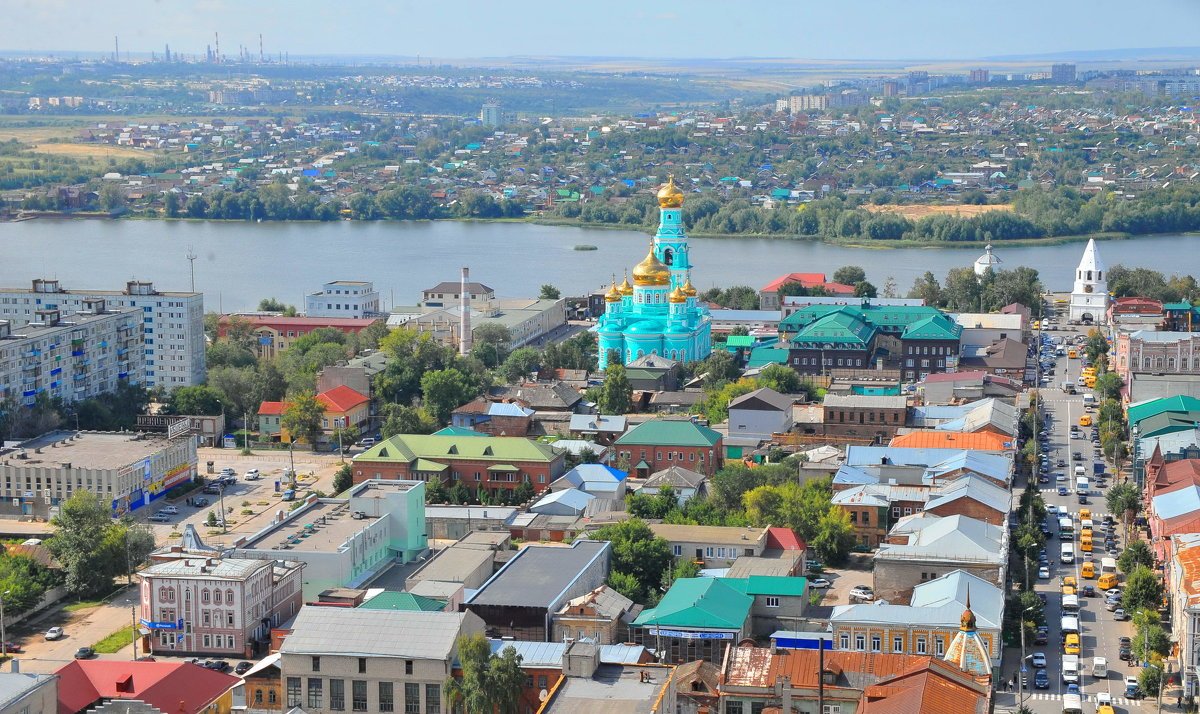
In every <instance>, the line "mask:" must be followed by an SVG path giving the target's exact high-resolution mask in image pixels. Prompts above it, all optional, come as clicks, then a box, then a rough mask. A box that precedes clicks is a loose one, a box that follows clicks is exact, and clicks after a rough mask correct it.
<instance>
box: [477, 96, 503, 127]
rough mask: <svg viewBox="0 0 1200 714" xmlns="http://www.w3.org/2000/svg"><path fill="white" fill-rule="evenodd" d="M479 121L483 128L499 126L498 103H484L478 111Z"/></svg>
mask: <svg viewBox="0 0 1200 714" xmlns="http://www.w3.org/2000/svg"><path fill="white" fill-rule="evenodd" d="M479 121H480V122H481V123H482V124H483V125H484V126H500V121H501V119H500V102H494V101H493V102H484V103H483V108H482V109H480V110H479Z"/></svg>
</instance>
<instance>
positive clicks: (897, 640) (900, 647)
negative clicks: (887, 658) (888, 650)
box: [892, 637, 904, 652]
mask: <svg viewBox="0 0 1200 714" xmlns="http://www.w3.org/2000/svg"><path fill="white" fill-rule="evenodd" d="M903 651H904V638H903V637H893V638H892V652H903Z"/></svg>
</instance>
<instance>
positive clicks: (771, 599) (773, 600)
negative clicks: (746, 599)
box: [767, 595, 779, 607]
mask: <svg viewBox="0 0 1200 714" xmlns="http://www.w3.org/2000/svg"><path fill="white" fill-rule="evenodd" d="M767 607H779V598H778V597H776V596H774V595H768V596H767Z"/></svg>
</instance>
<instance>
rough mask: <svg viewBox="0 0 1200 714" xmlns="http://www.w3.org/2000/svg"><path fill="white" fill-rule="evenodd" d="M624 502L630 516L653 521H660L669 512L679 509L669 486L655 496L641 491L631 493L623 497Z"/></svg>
mask: <svg viewBox="0 0 1200 714" xmlns="http://www.w3.org/2000/svg"><path fill="white" fill-rule="evenodd" d="M625 502H626V504H627V508H628V510H629V513H630V515H632V516H635V517H637V518H647V519H653V520H662V519H664V518H666V517H667V515H668V514H670V513H671V511H674V510H676V509H678V508H679V502H678V500H677V499H676V497H675V489H673V488H671V486H670V485H665V486H663V487H662V488H661V489H659V492H658V493H655V494H649V493H643V492H641V491H639V492H637V493H631V494H629V495H627V496H626V497H625Z"/></svg>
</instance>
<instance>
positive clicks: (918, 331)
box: [902, 313, 962, 340]
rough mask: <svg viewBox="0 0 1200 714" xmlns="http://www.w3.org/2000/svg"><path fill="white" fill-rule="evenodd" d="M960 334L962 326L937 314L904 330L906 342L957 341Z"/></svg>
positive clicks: (911, 324)
mask: <svg viewBox="0 0 1200 714" xmlns="http://www.w3.org/2000/svg"><path fill="white" fill-rule="evenodd" d="M961 334H962V325H960V324H958V323H957V322H955V321H953V320H951V319H950V318H948V317H946V316H945V315H942V314H941V313H938V314H936V315H930V316H929V317H926V318H924V319H921V320H917V321H916V322H913V323H910V324H909V325H908V326H907V327H905V328H904V333H903V335H902V337H903V338H904V339H906V340H957V339H958V338H959V336H960V335H961Z"/></svg>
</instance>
